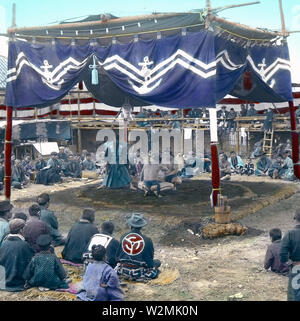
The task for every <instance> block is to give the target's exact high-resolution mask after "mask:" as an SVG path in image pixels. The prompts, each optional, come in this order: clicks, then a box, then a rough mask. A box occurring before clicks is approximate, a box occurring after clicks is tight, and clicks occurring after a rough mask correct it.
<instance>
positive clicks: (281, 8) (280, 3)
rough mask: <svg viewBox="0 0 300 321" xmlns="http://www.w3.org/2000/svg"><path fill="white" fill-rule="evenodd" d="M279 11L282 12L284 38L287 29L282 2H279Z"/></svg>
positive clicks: (280, 0)
mask: <svg viewBox="0 0 300 321" xmlns="http://www.w3.org/2000/svg"><path fill="white" fill-rule="evenodd" d="M279 10H280V19H281V32H282V34H283V35H284V36H286V35H287V34H286V28H285V19H284V13H283V7H282V0H279Z"/></svg>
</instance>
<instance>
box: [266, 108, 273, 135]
mask: <svg viewBox="0 0 300 321" xmlns="http://www.w3.org/2000/svg"><path fill="white" fill-rule="evenodd" d="M273 116H274V115H273V111H268V112H267V113H266V119H265V121H264V130H265V131H270V130H271V129H272V124H273Z"/></svg>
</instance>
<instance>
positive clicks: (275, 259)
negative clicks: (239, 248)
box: [264, 228, 289, 275]
mask: <svg viewBox="0 0 300 321" xmlns="http://www.w3.org/2000/svg"><path fill="white" fill-rule="evenodd" d="M281 237H282V233H281V230H280V229H279V228H273V229H272V230H270V238H271V241H272V244H270V245H269V246H268V249H267V253H266V256H265V263H264V267H265V269H266V270H268V269H269V268H271V271H272V272H275V273H280V274H284V275H287V274H288V272H289V267H288V266H287V265H286V264H283V263H281V261H280V257H279V251H280V243H281Z"/></svg>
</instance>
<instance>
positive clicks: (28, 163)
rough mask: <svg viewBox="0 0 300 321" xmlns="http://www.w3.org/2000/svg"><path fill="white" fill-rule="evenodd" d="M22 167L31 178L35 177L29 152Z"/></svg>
mask: <svg viewBox="0 0 300 321" xmlns="http://www.w3.org/2000/svg"><path fill="white" fill-rule="evenodd" d="M22 167H23V169H24V171H25V175H26V176H27V177H28V178H30V179H31V180H33V179H34V167H33V165H32V161H31V157H30V155H29V154H26V155H25V157H24V160H23V161H22Z"/></svg>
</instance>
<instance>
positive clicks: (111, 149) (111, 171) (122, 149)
mask: <svg viewBox="0 0 300 321" xmlns="http://www.w3.org/2000/svg"><path fill="white" fill-rule="evenodd" d="M105 144H106V151H105V157H106V158H107V161H108V164H107V173H106V174H105V176H104V179H103V182H102V185H103V186H105V187H107V188H122V187H125V186H126V185H129V184H130V182H131V178H130V175H129V170H128V165H127V164H120V159H121V158H122V159H124V161H125V162H126V163H127V144H126V143H123V142H120V143H119V141H117V143H116V144H115V143H114V142H109V143H105ZM124 161H123V162H124Z"/></svg>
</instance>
